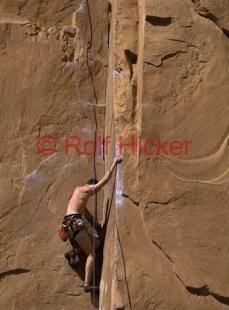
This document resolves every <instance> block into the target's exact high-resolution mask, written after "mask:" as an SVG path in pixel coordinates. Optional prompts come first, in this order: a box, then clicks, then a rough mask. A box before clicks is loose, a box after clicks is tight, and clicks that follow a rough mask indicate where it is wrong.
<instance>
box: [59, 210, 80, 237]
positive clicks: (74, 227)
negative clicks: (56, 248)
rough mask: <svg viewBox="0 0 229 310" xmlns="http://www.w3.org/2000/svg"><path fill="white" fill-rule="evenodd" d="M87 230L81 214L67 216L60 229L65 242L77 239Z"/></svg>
mask: <svg viewBox="0 0 229 310" xmlns="http://www.w3.org/2000/svg"><path fill="white" fill-rule="evenodd" d="M84 228H85V225H84V221H83V219H82V218H81V215H80V214H70V215H66V216H65V217H64V219H63V222H62V224H61V225H60V227H59V230H58V232H59V236H60V238H61V239H62V241H63V242H66V241H67V240H68V239H73V238H75V237H76V236H77V235H78V233H79V232H80V231H81V230H83V229H84Z"/></svg>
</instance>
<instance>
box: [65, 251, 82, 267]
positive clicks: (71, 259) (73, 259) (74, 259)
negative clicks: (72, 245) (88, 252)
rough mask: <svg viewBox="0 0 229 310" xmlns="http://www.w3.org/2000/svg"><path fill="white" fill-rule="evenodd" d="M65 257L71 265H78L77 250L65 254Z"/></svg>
mask: <svg viewBox="0 0 229 310" xmlns="http://www.w3.org/2000/svg"><path fill="white" fill-rule="evenodd" d="M64 257H65V258H66V259H67V261H68V263H69V265H71V266H77V265H78V264H79V256H78V255H77V253H76V251H75V250H71V251H69V252H67V253H65V254H64Z"/></svg>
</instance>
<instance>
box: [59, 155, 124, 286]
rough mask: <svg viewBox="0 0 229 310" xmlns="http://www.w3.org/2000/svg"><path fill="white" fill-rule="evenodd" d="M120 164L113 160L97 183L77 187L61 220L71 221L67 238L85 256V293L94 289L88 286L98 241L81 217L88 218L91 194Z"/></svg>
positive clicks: (92, 182)
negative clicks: (70, 231)
mask: <svg viewBox="0 0 229 310" xmlns="http://www.w3.org/2000/svg"><path fill="white" fill-rule="evenodd" d="M121 162H122V159H121V158H115V159H114V161H113V164H112V166H111V167H110V169H109V170H108V171H107V173H106V174H105V175H104V177H103V178H102V179H101V180H100V181H99V182H98V181H97V180H94V179H91V180H89V181H88V182H87V184H86V185H84V186H77V187H76V188H75V190H74V193H73V195H72V197H71V199H70V201H69V204H68V207H67V214H66V216H65V217H64V220H63V223H64V222H65V223H66V222H67V221H71V223H72V224H71V223H70V226H71V227H72V236H68V237H69V239H70V240H71V238H74V240H75V241H76V242H77V243H78V244H79V246H80V247H81V249H82V250H83V251H84V252H85V254H86V255H87V260H86V266H85V281H84V289H85V291H86V292H88V291H91V290H93V289H94V288H93V287H91V286H90V281H91V277H92V273H93V264H94V257H93V256H94V253H93V252H94V251H93V245H94V248H95V249H97V248H98V247H99V245H100V241H99V235H98V233H97V232H96V230H95V229H94V227H93V228H92V233H89V231H88V230H87V229H86V228H85V221H84V219H82V215H84V216H85V217H86V218H88V217H89V215H90V213H89V212H88V210H87V202H88V199H89V198H90V197H91V196H92V195H93V194H95V193H97V192H98V191H99V190H101V188H102V187H103V186H104V185H105V184H106V183H107V182H108V181H109V180H110V178H111V176H112V172H113V170H114V168H115V167H116V165H117V164H119V163H121ZM93 243H94V244H93Z"/></svg>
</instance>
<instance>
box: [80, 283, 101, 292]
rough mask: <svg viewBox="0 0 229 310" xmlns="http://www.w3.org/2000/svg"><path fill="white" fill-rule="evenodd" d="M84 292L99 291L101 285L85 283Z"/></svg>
mask: <svg viewBox="0 0 229 310" xmlns="http://www.w3.org/2000/svg"><path fill="white" fill-rule="evenodd" d="M83 287H84V292H85V293H95V292H96V293H97V292H98V291H99V287H98V286H92V285H89V284H84V286H83Z"/></svg>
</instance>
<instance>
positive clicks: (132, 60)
mask: <svg viewBox="0 0 229 310" xmlns="http://www.w3.org/2000/svg"><path fill="white" fill-rule="evenodd" d="M124 52H125V55H126V59H127V61H128V65H129V69H130V80H131V79H132V77H133V65H136V64H137V61H138V55H137V54H135V53H133V52H131V51H130V50H124Z"/></svg>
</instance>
